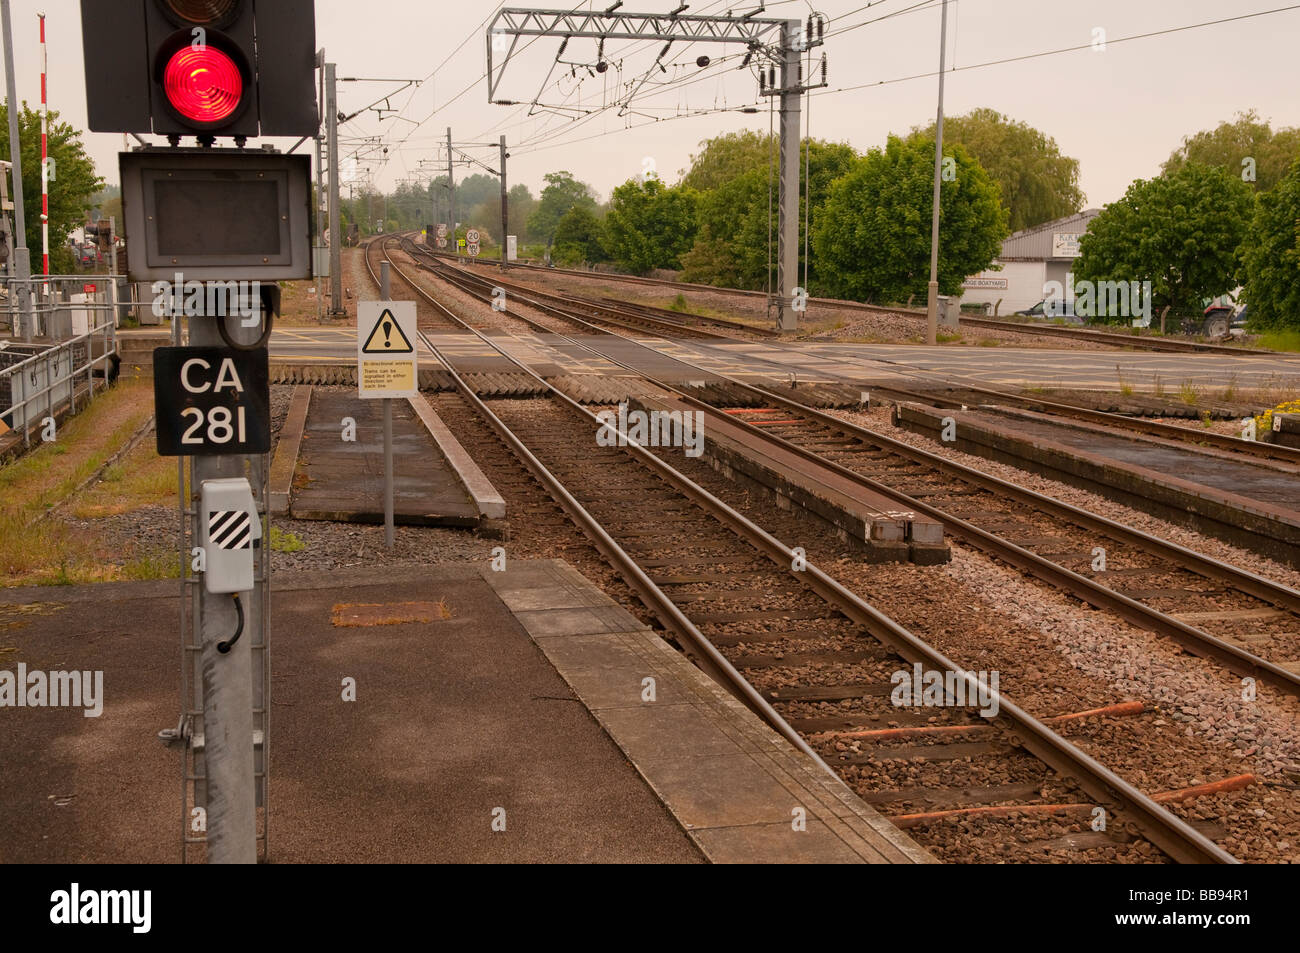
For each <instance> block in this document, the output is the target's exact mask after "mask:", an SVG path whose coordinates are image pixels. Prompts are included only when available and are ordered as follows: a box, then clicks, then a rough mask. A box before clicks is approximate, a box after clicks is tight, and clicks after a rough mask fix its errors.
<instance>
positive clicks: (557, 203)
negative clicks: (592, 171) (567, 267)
mask: <svg viewBox="0 0 1300 953" xmlns="http://www.w3.org/2000/svg"><path fill="white" fill-rule="evenodd" d="M544 178H545V179H546V188H544V189H542V197H541V198H540V199H539V200H538V202H537V205H536V206H535V207H534V208H533V210H532V213H531V214H530V215H529V216H528V234H529V237H530V238H532V239H534V240H537V241H544V242H546V247H547V249H550V247H551V244H552V242H554V241H555V229H556V228H557V227H558V226H559V224H560V219H562V218H564V216H565V214H566V213H567V212H568V211H569V209H571V208H573V207H574V206H575V205H584V206H586V207H587V208H588V209H595V207H596V195H595V192H594V191H593V190H592V188H591V186H589V185H587V184H586V183H584V182H579V181H578V180H577V179H575V178H574V177H573V175H572V174H571V173H568V172H548V173H546V175H545V177H544Z"/></svg>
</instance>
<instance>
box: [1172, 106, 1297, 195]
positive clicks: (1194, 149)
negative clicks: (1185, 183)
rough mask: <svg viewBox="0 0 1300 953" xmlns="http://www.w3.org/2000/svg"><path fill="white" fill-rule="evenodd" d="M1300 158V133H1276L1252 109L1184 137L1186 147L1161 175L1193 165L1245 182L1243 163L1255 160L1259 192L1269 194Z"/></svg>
mask: <svg viewBox="0 0 1300 953" xmlns="http://www.w3.org/2000/svg"><path fill="white" fill-rule="evenodd" d="M1297 155H1300V129H1297V128H1294V127H1289V128H1284V129H1279V130H1277V132H1274V131H1273V129H1272V127H1271V126H1270V125H1269V124H1268V123H1267V122H1264V121H1263V120H1261V119H1260V117H1259V113H1257V112H1255V110H1253V109H1250V110H1247V111H1246V112H1239V113H1237V117H1236V119H1234V120H1233V121H1231V122H1227V121H1224V122H1221V123H1219V124H1218V125H1217V126H1215V127H1214V128H1213V129H1203V130H1201V131H1200V132H1198V133H1196V134H1195V135H1193V136H1184V137H1183V144H1182V145H1181V146H1179V147H1178V148H1177V149H1175V150H1174V153H1173V154H1172V155H1171V156H1170V157H1169V159H1168V161H1167V162H1165V164H1164V166H1163V167H1162V169H1161V171H1162V172H1163V173H1164V174H1165V175H1168V174H1169V173H1171V172H1176V171H1178V170H1179V169H1181V168H1182V167H1183V166H1185V165H1186V164H1187V163H1189V162H1197V163H1200V164H1201V165H1213V166H1220V167H1222V168H1223V169H1225V170H1226V171H1227V172H1228V174H1229V175H1233V176H1236V177H1237V178H1241V176H1242V174H1243V172H1244V171H1245V169H1244V166H1243V162H1244V161H1245V160H1246V159H1254V160H1255V181H1254V182H1253V183H1251V184H1252V185H1253V187H1254V188H1255V190H1256V191H1257V192H1267V191H1269V190H1270V189H1272V188H1273V187H1274V186H1275V185H1277V184H1278V183H1279V182H1281V181H1282V178H1283V177H1284V176H1285V175H1286V174H1287V170H1288V169H1289V168H1290V167H1291V163H1292V162H1293V161H1294V160H1295V158H1296V156H1297Z"/></svg>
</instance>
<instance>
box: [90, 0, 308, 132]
mask: <svg viewBox="0 0 1300 953" xmlns="http://www.w3.org/2000/svg"><path fill="white" fill-rule="evenodd" d="M81 24H82V38H83V41H84V46H85V60H86V105H87V114H88V120H89V122H88V124H89V126H90V128H91V129H92V130H94V131H95V132H134V133H149V132H152V133H154V134H156V135H165V136H169V137H172V139H173V142H174V141H175V140H176V139H177V138H179V137H180V136H185V135H195V136H198V137H199V138H200V139H201V140H203V141H204V142H207V143H210V142H212V141H213V139H214V138H215V137H217V136H233V137H234V138H235V139H236V140H237V141H242V140H244V139H247V138H251V137H255V136H258V135H263V136H306V135H312V134H314V133H315V132H316V128H317V125H318V117H317V114H316V94H315V81H314V71H315V63H316V30H315V9H314V5H313V0H81Z"/></svg>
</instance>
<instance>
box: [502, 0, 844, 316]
mask: <svg viewBox="0 0 1300 953" xmlns="http://www.w3.org/2000/svg"><path fill="white" fill-rule="evenodd" d="M615 6H618V4H615ZM801 25H802V24H801V23H800V21H799V20H782V19H770V18H760V17H755V16H745V15H743V14H742V15H740V16H691V15H677V14H672V13H613V12H610V11H604V12H601V11H586V12H583V11H576V10H526V9H518V8H507V9H503V10H501V11H500V12H499V13H498V14H497V15H496V17H495V18H493V20H492V22H491V23H490V24H489V25H488V29H487V63H488V68H487V75H488V102H490V103H495V102H497V101H498V100H497V98H496V93H497V89H498V88H499V86H500V83H501V79H502V76H503V75H504V73H505V69H506V67H507V66H508V65H509V63H510V58H511V57H512V56H513V55H514V52H515V49H516V47H517V46H518V43H519V38H520V37H521V36H554V37H563V38H564V39H565V40H566V41H567V40H568V39H572V38H588V39H595V40H602V41H603V40H664V41H670V42H671V41H677V40H681V41H688V42H716V43H739V44H743V45H745V46H747V47H749V49H750V50H754V51H758V50H761V51H765V52H766V54H767V56H768V57H769V58H770V59H772V60H773V61H775V62H776V63H777V64H778V65H779V66H780V67H781V81H780V86H779V87H777V88H776V89H774V90H771V91H765V95H767V94H770V95H777V96H780V100H781V101H780V117H781V120H780V143H781V151H780V157H781V158H780V169H781V171H780V185H779V191H778V199H777V202H778V208H779V225H778V242H777V245H778V251H777V268H776V273H777V279H776V284H777V289H776V293H777V300H776V302H775V304H776V311H777V323H778V326H779V327H780V328H781V330H783V331H793V330H796V329H797V327H798V313H797V312H796V311H795V310H794V308H793V304H794V301H795V285H796V283H797V281H798V275H799V141H800V136H799V118H800V104H799V97H800V96H801V95H802V94H803V93H804V92H806V91H807V90H808V89H810V88H814V87H810V86H805V85H804V82H803V75H802V68H801V67H802V62H801V56H802V54H803V51H804V50H806V49H808V48H810V47H812V46H819V45H821V40H820V38H818V39H813V38H812V37H811V36H805V35H803V34H802V32H801V30H800V27H801ZM819 33H820V30H819ZM497 54H504V56H503V57H502V58H501V62H500V65H499V66H498V64H497V61H496V60H497ZM823 82H824V80H823ZM771 305H772V302H770V301H769V310H770V308H771Z"/></svg>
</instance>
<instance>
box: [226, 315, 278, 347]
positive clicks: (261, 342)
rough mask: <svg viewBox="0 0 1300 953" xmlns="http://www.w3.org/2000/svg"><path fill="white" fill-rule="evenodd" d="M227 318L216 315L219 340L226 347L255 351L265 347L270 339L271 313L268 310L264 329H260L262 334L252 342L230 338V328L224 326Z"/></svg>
mask: <svg viewBox="0 0 1300 953" xmlns="http://www.w3.org/2000/svg"><path fill="white" fill-rule="evenodd" d="M227 320H228V318H227V317H225V316H221V315H218V317H217V333H218V334H220V335H221V340H222V341H224V342H225V344H226V347H228V348H233V349H234V350H236V351H257V350H261V349H262V348H264V347H266V344H267V342H268V341H270V340H271V324H272V315H271V312H270V311H267V312H266V321H265V327H264V330H263V331H262V336H261V337H259V338H258V339H257V341H255V342H254V343H252V344H240V343H239V342H238V341H236V340H235V339H234V338H232V337H231V336H230V329H229V328H227V327H226V321H227Z"/></svg>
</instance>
